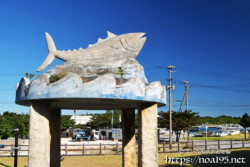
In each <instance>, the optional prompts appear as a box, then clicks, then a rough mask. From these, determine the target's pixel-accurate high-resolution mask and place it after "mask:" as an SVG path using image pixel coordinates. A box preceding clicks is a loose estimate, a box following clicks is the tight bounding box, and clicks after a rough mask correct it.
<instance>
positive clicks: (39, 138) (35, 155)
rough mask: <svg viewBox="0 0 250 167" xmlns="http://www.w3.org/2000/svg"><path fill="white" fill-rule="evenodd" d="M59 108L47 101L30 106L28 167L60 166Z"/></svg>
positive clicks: (33, 103)
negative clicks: (54, 107)
mask: <svg viewBox="0 0 250 167" xmlns="http://www.w3.org/2000/svg"><path fill="white" fill-rule="evenodd" d="M60 132H61V110H60V109H51V103H49V102H44V101H40V102H32V105H31V107H30V140H29V167H41V166H42V167H60V154H61V153H60V145H61V136H60Z"/></svg>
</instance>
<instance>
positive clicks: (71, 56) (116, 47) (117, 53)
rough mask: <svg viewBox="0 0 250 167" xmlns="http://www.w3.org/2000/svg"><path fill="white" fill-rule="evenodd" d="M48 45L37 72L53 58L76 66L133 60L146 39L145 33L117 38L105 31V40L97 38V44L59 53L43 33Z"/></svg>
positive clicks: (48, 36)
mask: <svg viewBox="0 0 250 167" xmlns="http://www.w3.org/2000/svg"><path fill="white" fill-rule="evenodd" d="M45 35H46V40H47V45H48V51H49V53H48V57H47V58H46V60H45V61H44V63H43V64H42V65H41V66H40V67H39V68H38V69H37V71H38V72H39V71H42V70H44V69H45V68H46V67H47V66H49V65H50V64H51V63H52V62H53V60H54V59H55V58H59V59H61V60H63V61H66V62H68V61H70V62H77V63H78V64H92V63H97V62H103V61H104V62H105V61H114V60H123V59H128V58H135V57H136V56H137V55H138V53H139V52H140V51H141V49H142V47H143V45H144V43H145V41H146V37H143V36H144V35H145V33H129V34H123V35H120V36H117V35H115V34H113V33H111V32H109V31H107V38H106V39H101V38H98V40H97V43H96V44H93V45H91V44H90V45H89V46H88V48H86V49H82V48H79V50H75V49H74V50H73V51H72V50H68V51H60V50H57V49H56V46H55V43H54V41H53V39H52V37H51V36H50V35H49V34H48V33H45Z"/></svg>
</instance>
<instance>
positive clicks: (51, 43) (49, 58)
mask: <svg viewBox="0 0 250 167" xmlns="http://www.w3.org/2000/svg"><path fill="white" fill-rule="evenodd" d="M45 36H46V40H47V45H48V52H49V53H48V56H47V58H46V59H45V61H44V62H43V64H42V65H41V66H40V67H39V68H38V69H37V70H36V71H37V72H39V71H42V70H44V69H45V68H46V67H48V66H49V65H50V64H51V63H52V62H53V61H54V60H55V58H56V56H55V55H54V53H55V52H56V51H57V50H56V45H55V43H54V41H53V39H52V37H51V36H50V35H49V33H47V32H46V33H45Z"/></svg>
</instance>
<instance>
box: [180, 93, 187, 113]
mask: <svg viewBox="0 0 250 167" xmlns="http://www.w3.org/2000/svg"><path fill="white" fill-rule="evenodd" d="M185 96H186V93H184V96H183V98H182V101H181V106H180V109H179V112H181V107H182V104H183V102H184V99H185Z"/></svg>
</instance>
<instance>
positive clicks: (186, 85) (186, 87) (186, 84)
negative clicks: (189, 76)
mask: <svg viewBox="0 0 250 167" xmlns="http://www.w3.org/2000/svg"><path fill="white" fill-rule="evenodd" d="M182 83H183V84H185V94H184V97H185V96H186V112H188V95H187V89H188V88H190V87H191V86H190V85H188V83H189V82H188V81H183V82H182ZM184 97H183V99H184ZM187 140H188V142H189V129H188V130H187Z"/></svg>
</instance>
